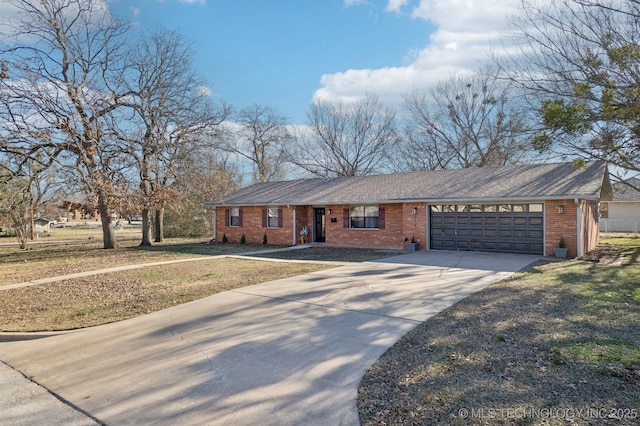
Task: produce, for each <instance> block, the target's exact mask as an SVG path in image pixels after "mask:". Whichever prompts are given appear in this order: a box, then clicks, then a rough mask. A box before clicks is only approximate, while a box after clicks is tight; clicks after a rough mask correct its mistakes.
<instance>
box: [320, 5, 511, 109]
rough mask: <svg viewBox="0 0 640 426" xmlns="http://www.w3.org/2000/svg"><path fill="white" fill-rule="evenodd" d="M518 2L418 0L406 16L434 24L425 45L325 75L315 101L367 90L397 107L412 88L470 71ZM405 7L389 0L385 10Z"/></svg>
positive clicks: (500, 35)
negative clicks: (400, 57) (384, 62)
mask: <svg viewBox="0 0 640 426" xmlns="http://www.w3.org/2000/svg"><path fill="white" fill-rule="evenodd" d="M348 2H349V3H352V4H355V3H357V2H358V0H345V4H347V3H348ZM518 4H519V0H485V1H482V2H479V1H477V0H420V2H419V4H417V5H416V6H415V7H414V8H413V10H412V13H411V16H412V17H413V18H414V19H421V20H425V21H430V22H431V23H433V24H434V25H435V26H436V30H435V32H434V33H432V34H431V36H430V39H429V45H428V46H425V47H424V48H422V49H421V50H416V49H414V50H411V51H408V52H407V53H406V55H405V57H404V63H403V65H402V66H397V67H385V68H380V69H361V70H357V69H351V70H346V71H343V72H338V73H334V74H325V75H323V76H322V77H321V79H320V83H321V86H322V87H321V88H320V89H318V90H317V91H316V92H315V94H314V99H325V100H335V101H343V102H349V101H352V100H356V99H358V98H359V97H361V96H364V95H365V94H367V93H371V94H376V95H378V96H379V97H380V100H381V101H382V102H384V103H385V104H387V105H390V106H398V105H399V103H400V102H401V99H402V95H403V94H406V93H407V92H409V91H410V90H411V89H413V88H415V87H428V86H430V85H432V84H433V83H436V82H437V81H439V80H442V79H445V78H447V77H449V76H452V75H456V74H466V73H472V72H475V71H476V70H477V69H478V68H479V67H480V65H481V62H482V61H485V60H486V59H488V56H489V54H490V53H492V50H493V49H494V48H495V47H497V46H498V44H499V43H500V41H501V39H503V37H505V36H504V35H503V33H502V32H501V31H502V30H504V29H505V28H506V25H507V22H508V17H509V16H510V15H513V14H515V13H516V12H517V6H518ZM407 5H408V0H388V4H387V8H386V10H387V11H389V12H399V11H400V9H401V8H402V7H404V6H407Z"/></svg>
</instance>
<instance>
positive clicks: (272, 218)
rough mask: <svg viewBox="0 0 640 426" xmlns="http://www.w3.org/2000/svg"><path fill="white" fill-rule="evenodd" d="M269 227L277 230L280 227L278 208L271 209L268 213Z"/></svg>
mask: <svg viewBox="0 0 640 426" xmlns="http://www.w3.org/2000/svg"><path fill="white" fill-rule="evenodd" d="M267 226H268V227H269V228H277V227H278V209H277V208H269V209H268V211H267Z"/></svg>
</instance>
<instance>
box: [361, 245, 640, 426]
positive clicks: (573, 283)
mask: <svg viewBox="0 0 640 426" xmlns="http://www.w3.org/2000/svg"><path fill="white" fill-rule="evenodd" d="M610 242H611V243H613V244H614V245H615V246H616V247H617V248H618V249H617V252H618V253H619V254H621V256H622V257H621V258H619V259H616V257H617V256H611V255H610V253H609V254H607V255H606V261H605V262H600V263H598V262H595V261H593V260H596V259H594V258H593V257H592V258H591V259H592V261H585V260H570V261H565V262H547V261H543V262H539V263H537V264H534V265H533V266H531V267H530V268H529V269H528V270H526V271H523V272H521V273H518V274H516V276H514V277H513V278H512V279H510V280H506V281H502V282H499V283H496V284H494V285H492V286H489V287H487V288H486V289H485V290H483V291H481V292H479V293H477V294H474V295H472V296H471V297H469V298H467V299H465V300H463V301H461V302H459V303H458V304H456V305H454V306H452V307H451V308H449V309H447V310H446V311H444V312H442V313H441V314H439V315H436V316H435V317H433V318H431V319H429V320H428V321H426V322H425V323H423V324H421V325H420V326H418V327H417V328H416V329H414V330H413V331H411V332H410V333H408V334H407V335H406V336H405V337H404V338H403V339H402V340H401V341H399V342H398V343H397V344H396V345H395V346H394V347H392V348H391V349H389V351H387V353H385V354H384V355H383V356H382V357H381V358H380V359H379V361H378V362H377V363H376V364H374V365H373V366H372V367H371V368H370V369H369V371H368V372H367V374H366V375H365V377H364V378H363V380H362V382H361V384H360V387H359V396H358V407H359V412H360V420H361V424H363V425H432V424H434V425H435V424H447V425H468V424H473V425H543V424H544V425H562V424H573V425H605V424H611V425H637V424H640V327H639V324H640V240H637V239H634V240H631V239H626V240H619V241H615V240H612V241H610ZM604 252H611V250H604Z"/></svg>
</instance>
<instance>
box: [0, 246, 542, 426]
mask: <svg viewBox="0 0 640 426" xmlns="http://www.w3.org/2000/svg"><path fill="white" fill-rule="evenodd" d="M538 258H539V257H535V256H525V255H509V254H486V253H470V252H444V251H442V252H440V251H439V252H429V253H424V252H418V253H411V254H407V255H402V256H396V257H392V258H388V259H383V260H380V261H377V262H365V263H357V264H353V265H348V266H343V267H338V268H334V269H330V270H326V271H320V272H314V273H311V274H307V275H303V276H299V277H295V278H288V279H283V280H278V281H273V282H268V283H263V284H259V285H255V286H251V287H245V288H242V289H238V290H234V291H228V292H225V293H221V294H217V295H214V296H211V297H208V298H206V299H202V300H199V301H195V302H191V303H188V304H185V305H181V306H177V307H175V308H171V309H166V310H163V311H160V312H156V313H152V314H149V315H144V316H141V317H137V318H134V319H131V320H126V321H122V322H118V323H114V324H108V325H104V326H99V327H94V328H90V329H84V330H79V331H75V332H70V333H66V334H60V335H56V336H52V337H46V338H41V339H32V340H23V341H5V342H2V343H0V360H2V361H4V362H6V363H7V364H8V365H10V366H12V367H13V368H15V369H17V370H19V371H21V372H22V373H23V374H24V375H25V376H27V377H30V378H32V380H33V381H35V382H37V383H39V384H40V385H42V386H44V387H46V388H47V389H49V390H50V391H51V392H52V393H53V394H55V395H57V396H58V397H59V398H61V399H62V400H64V401H67V402H68V403H69V404H70V405H72V406H73V407H76V408H77V409H78V410H80V411H81V412H84V413H85V414H87V415H88V417H87V420H88V422H90V420H91V419H90V417H93V419H94V420H97V421H99V422H103V423H105V424H110V425H128V424H131V425H133V424H135V425H142V424H155V425H169V424H172V425H173V424H183V425H205V424H207V425H229V424H235V425H250V424H263V425H297V424H305V425H313V424H317V425H357V424H358V412H357V408H356V397H357V386H358V383H359V381H360V379H361V378H362V376H363V374H364V373H365V371H366V369H367V368H368V367H369V366H370V365H371V364H372V363H374V362H375V361H376V359H377V358H378V357H379V356H380V355H382V353H384V352H385V350H386V349H387V348H389V347H390V346H391V345H393V344H394V343H395V342H396V341H397V340H398V339H400V338H401V337H402V336H403V335H404V334H405V333H407V332H408V331H409V330H411V329H413V328H414V327H415V326H416V325H418V324H419V323H420V322H422V321H424V320H426V319H427V318H429V317H431V316H432V315H434V314H436V313H438V312H440V311H442V310H443V309H445V308H447V307H448V306H450V305H451V304H453V303H455V302H456V301H458V300H460V299H462V298H464V297H466V296H468V295H469V294H471V293H473V292H476V291H478V290H480V289H482V288H483V287H485V286H487V285H489V284H491V283H493V282H495V281H498V280H500V279H503V278H506V277H508V276H510V275H511V274H512V273H513V272H514V271H517V270H519V269H521V268H523V267H524V266H526V265H528V264H529V263H531V262H533V261H535V260H537V259H538ZM2 417H3V414H2V413H0V423H1V424H7V421H9V420H11V419H7V418H5V419H4V421H3V418H2ZM21 419H22V420H23V421H25V420H28V418H24V417H21ZM34 421H35V420H34ZM53 423H55V421H54V422H53ZM22 424H29V423H28V422H27V423H22Z"/></svg>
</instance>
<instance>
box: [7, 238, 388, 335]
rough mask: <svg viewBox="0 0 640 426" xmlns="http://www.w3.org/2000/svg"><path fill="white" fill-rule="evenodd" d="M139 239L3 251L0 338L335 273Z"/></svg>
mask: <svg viewBox="0 0 640 426" xmlns="http://www.w3.org/2000/svg"><path fill="white" fill-rule="evenodd" d="M137 244H138V241H137V240H129V241H121V242H120V248H118V249H115V250H104V249H102V248H101V244H100V243H99V242H87V241H83V242H74V243H67V244H54V243H51V244H47V245H34V246H31V247H30V248H29V250H19V249H18V248H17V247H15V246H13V247H0V331H5V332H6V331H16V332H24V331H51V330H68V329H74V328H80V327H88V326H94V325H99V324H105V323H109V322H114V321H120V320H123V319H126V318H131V317H133V316H136V315H141V314H144V313H148V312H152V311H157V310H160V309H164V308H167V307H170V306H173V305H177V304H181V303H186V302H189V301H192V300H196V299H199V298H202V297H207V296H209V295H212V294H215V293H218V292H221V291H226V290H231V289H234V288H239V287H244V286H248V285H252V284H256V283H260V282H265V281H271V280H276V279H280V278H286V277H291V276H295V275H300V274H305V273H307V272H312V271H317V270H321V269H326V268H329V267H331V265H323V264H314V263H281V262H270V261H255V260H242V259H229V258H220V257H214V256H219V255H228V254H238V253H246V252H248V251H259V250H265V249H273V248H277V247H273V246H268V247H265V246H263V245H249V244H219V243H218V244H216V243H213V244H207V243H205V242H203V241H201V240H176V239H173V240H168V241H166V242H165V243H163V244H157V245H154V246H153V247H147V248H140V247H138V246H137ZM388 255H389V253H386V252H378V251H374V250H363V249H331V250H328V249H315V248H313V249H305V250H295V251H293V252H282V253H280V254H272V255H270V256H269V257H281V258H283V259H302V260H304V259H307V260H322V261H324V260H333V261H342V262H345V261H364V260H373V259H378V258H381V257H385V256H388ZM206 256H211V257H212V258H211V259H205V260H194V261H189V262H186V263H177V264H169V265H162V266H152V267H146V268H143V269H136V270H130V271H125V272H111V273H107V274H98V275H93V276H90V277H86V278H75V279H67V280H64V281H57V282H54V283H49V284H39V285H35V286H29V287H22V288H16V289H10V290H2V286H6V285H9V284H16V283H21V282H27V281H31V280H35V279H39V278H48V277H57V276H61V275H66V274H71V273H77V272H87V271H95V270H99V269H105V268H111V267H114V266H125V265H136V264H140V263H152V262H161V261H170V260H179V259H190V258H191V259H195V258H202V257H206Z"/></svg>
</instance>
